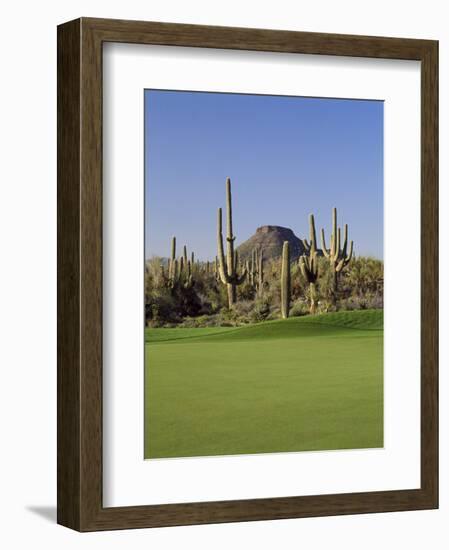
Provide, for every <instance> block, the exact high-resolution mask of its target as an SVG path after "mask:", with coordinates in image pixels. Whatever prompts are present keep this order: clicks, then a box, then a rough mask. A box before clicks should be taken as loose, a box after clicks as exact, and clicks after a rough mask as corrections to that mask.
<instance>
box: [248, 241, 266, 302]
mask: <svg viewBox="0 0 449 550" xmlns="http://www.w3.org/2000/svg"><path fill="white" fill-rule="evenodd" d="M246 267H247V271H248V277H249V284H250V285H251V287H252V288H253V289H254V290H255V291H256V292H257V295H258V296H261V295H262V292H263V283H264V279H265V277H264V258H263V250H262V249H261V248H259V247H258V248H254V249H253V251H252V253H251V260H247V261H246Z"/></svg>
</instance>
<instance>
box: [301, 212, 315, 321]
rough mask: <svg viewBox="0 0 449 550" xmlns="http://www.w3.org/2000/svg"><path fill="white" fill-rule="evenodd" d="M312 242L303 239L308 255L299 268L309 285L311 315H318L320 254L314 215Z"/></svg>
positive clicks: (311, 219) (310, 217) (303, 256)
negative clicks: (317, 294)
mask: <svg viewBox="0 0 449 550" xmlns="http://www.w3.org/2000/svg"><path fill="white" fill-rule="evenodd" d="M309 229H310V242H308V241H307V239H303V241H302V242H303V244H304V248H305V249H306V251H307V253H308V255H307V256H306V255H302V256H301V257H300V259H299V268H300V269H301V273H302V274H303V277H304V278H305V279H306V281H307V282H308V283H309V299H310V313H312V314H314V313H316V281H317V279H318V253H317V248H316V232H315V219H314V217H313V214H310V216H309Z"/></svg>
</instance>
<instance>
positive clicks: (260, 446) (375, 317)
mask: <svg viewBox="0 0 449 550" xmlns="http://www.w3.org/2000/svg"><path fill="white" fill-rule="evenodd" d="M382 446H383V312H382V311H381V310H367V311H353V312H346V311H345V312H337V313H328V314H322V315H316V316H305V317H294V318H290V319H286V320H279V321H267V322H264V323H259V324H254V325H245V326H242V327H231V328H225V327H217V328H193V329H183V328H174V329H168V328H158V329H155V328H148V329H145V458H168V457H192V456H212V455H236V454H254V453H273V452H288V451H290V452H294V451H312V450H313V451H316V450H331V449H361V448H375V447H382Z"/></svg>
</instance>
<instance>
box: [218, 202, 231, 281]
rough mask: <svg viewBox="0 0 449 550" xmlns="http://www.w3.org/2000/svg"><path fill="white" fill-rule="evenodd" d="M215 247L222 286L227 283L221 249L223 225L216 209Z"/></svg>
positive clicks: (227, 277) (224, 261)
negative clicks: (216, 246)
mask: <svg viewBox="0 0 449 550" xmlns="http://www.w3.org/2000/svg"><path fill="white" fill-rule="evenodd" d="M217 245H218V273H219V275H220V279H221V281H222V283H223V284H227V283H228V282H229V276H228V270H227V265H226V260H225V255H224V248H223V224H222V214H221V208H219V209H218V215H217Z"/></svg>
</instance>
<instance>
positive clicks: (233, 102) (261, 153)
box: [145, 90, 383, 260]
mask: <svg viewBox="0 0 449 550" xmlns="http://www.w3.org/2000/svg"><path fill="white" fill-rule="evenodd" d="M227 176H229V177H230V178H231V181H232V193H233V215H234V218H233V224H234V234H235V235H236V244H237V245H238V244H239V243H241V242H243V241H245V240H246V239H248V238H249V237H250V236H251V235H253V234H254V232H255V231H256V228H257V227H259V226H261V225H281V226H284V227H290V228H291V229H292V230H293V231H294V232H295V234H296V235H297V236H298V237H300V238H303V237H307V236H308V216H309V213H313V214H314V215H315V223H316V226H317V230H318V231H319V229H320V228H321V227H324V228H325V230H326V235H328V234H329V230H330V225H331V212H332V207H334V206H336V207H337V210H338V217H339V224H340V225H342V226H343V224H344V223H348V225H349V238H350V239H353V240H354V249H355V253H356V254H357V255H371V256H375V257H377V258H382V257H383V102H381V101H369V100H350V99H348V100H346V99H343V100H342V99H321V98H302V97H285V96H264V95H243V94H222V93H207V92H173V91H157V90H146V91H145V256H146V257H147V258H149V257H151V256H153V255H157V256H168V255H169V251H170V239H171V237H172V235H175V236H176V237H177V241H178V244H179V247H181V246H182V245H184V244H187V246H188V249H189V251H190V250H194V251H195V254H196V257H197V258H199V259H204V260H206V259H212V258H214V257H215V255H216V216H217V208H218V207H219V206H222V207H223V208H224V207H225V205H226V202H225V200H226V197H225V180H226V177H227Z"/></svg>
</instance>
